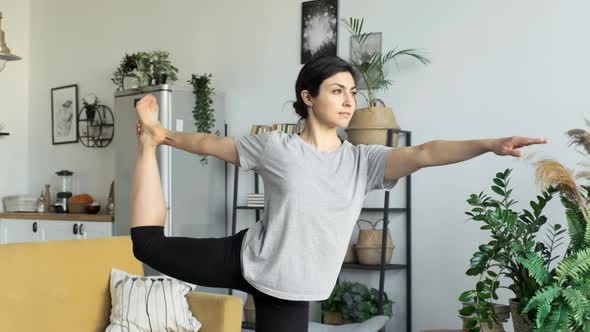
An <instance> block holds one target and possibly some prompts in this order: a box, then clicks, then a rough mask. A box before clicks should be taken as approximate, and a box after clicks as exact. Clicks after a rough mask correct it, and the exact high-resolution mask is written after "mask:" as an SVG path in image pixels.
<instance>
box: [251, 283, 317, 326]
mask: <svg viewBox="0 0 590 332" xmlns="http://www.w3.org/2000/svg"><path fill="white" fill-rule="evenodd" d="M252 297H253V298H254V306H255V308H256V332H277V331H281V332H307V328H308V326H309V302H308V301H289V300H283V299H279V298H276V297H273V296H270V295H267V294H264V293H261V292H259V291H255V292H253V294H252Z"/></svg>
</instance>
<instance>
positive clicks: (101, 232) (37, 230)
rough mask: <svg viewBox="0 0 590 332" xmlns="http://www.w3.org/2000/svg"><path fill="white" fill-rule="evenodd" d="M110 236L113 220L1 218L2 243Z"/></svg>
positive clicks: (0, 233) (0, 239)
mask: <svg viewBox="0 0 590 332" xmlns="http://www.w3.org/2000/svg"><path fill="white" fill-rule="evenodd" d="M109 236H113V223H112V222H104V221H75V220H42V219H0V244H6V243H16V242H36V241H59V240H75V239H92V238H99V237H109Z"/></svg>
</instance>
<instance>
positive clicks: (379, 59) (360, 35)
mask: <svg viewBox="0 0 590 332" xmlns="http://www.w3.org/2000/svg"><path fill="white" fill-rule="evenodd" d="M341 22H342V23H343V24H344V27H345V28H346V29H347V30H348V31H349V32H350V33H351V35H352V38H353V40H354V41H355V42H356V43H357V45H358V46H359V47H358V49H359V50H361V51H362V50H363V48H364V45H365V43H366V41H367V38H368V37H369V36H370V35H371V33H366V32H363V23H364V19H359V18H354V17H350V18H349V19H348V20H346V19H344V18H342V19H341ZM353 52H355V53H354V57H353V58H352V59H350V63H351V65H352V66H353V68H354V69H355V70H356V71H357V72H358V73H359V74H360V75H361V77H362V79H363V80H364V82H365V84H366V87H367V89H366V90H367V94H366V95H365V94H363V93H362V92H361V95H362V96H363V97H364V98H365V100H366V101H367V104H368V106H369V107H374V106H377V102H381V103H382V104H383V101H382V100H380V99H377V97H376V93H377V91H379V90H381V89H387V88H388V87H389V86H390V85H392V81H391V80H389V79H387V74H388V73H387V64H388V63H389V62H390V61H391V60H393V61H394V62H395V63H396V65H397V58H398V57H400V56H402V55H405V56H410V57H413V58H415V59H417V60H418V61H420V62H421V63H422V64H429V63H430V60H429V59H427V58H426V57H425V56H424V55H422V54H421V52H420V51H418V50H416V49H402V50H398V49H397V48H394V49H393V50H391V51H388V52H387V53H385V54H384V55H382V53H381V52H375V53H373V54H369V53H366V52H357V51H356V50H354V49H353ZM398 69H399V66H398ZM359 92H360V91H359Z"/></svg>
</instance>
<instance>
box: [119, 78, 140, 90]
mask: <svg viewBox="0 0 590 332" xmlns="http://www.w3.org/2000/svg"><path fill="white" fill-rule="evenodd" d="M137 88H139V78H137V77H136V76H124V77H123V90H129V89H137Z"/></svg>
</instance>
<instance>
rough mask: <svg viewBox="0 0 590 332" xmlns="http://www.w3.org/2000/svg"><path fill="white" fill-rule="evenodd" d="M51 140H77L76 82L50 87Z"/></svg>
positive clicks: (65, 141) (72, 141) (58, 142)
mask: <svg viewBox="0 0 590 332" xmlns="http://www.w3.org/2000/svg"><path fill="white" fill-rule="evenodd" d="M51 141H52V143H53V145H58V144H68V143H77V142H78V84H70V85H64V86H60V87H56V88H52V89H51Z"/></svg>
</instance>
